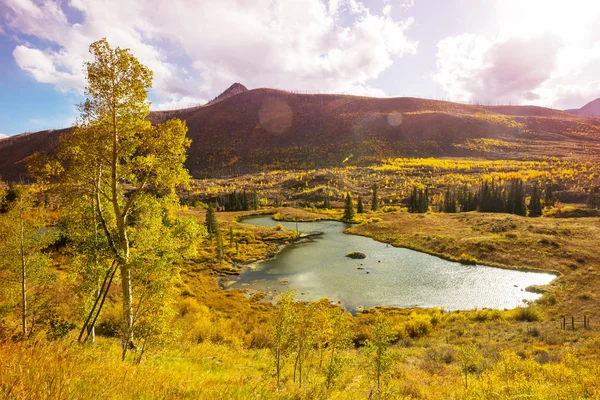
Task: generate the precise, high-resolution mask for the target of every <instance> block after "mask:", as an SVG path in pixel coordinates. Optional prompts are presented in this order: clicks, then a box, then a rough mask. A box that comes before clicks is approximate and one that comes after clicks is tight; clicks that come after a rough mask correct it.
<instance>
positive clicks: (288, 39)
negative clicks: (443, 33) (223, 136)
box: [0, 0, 417, 108]
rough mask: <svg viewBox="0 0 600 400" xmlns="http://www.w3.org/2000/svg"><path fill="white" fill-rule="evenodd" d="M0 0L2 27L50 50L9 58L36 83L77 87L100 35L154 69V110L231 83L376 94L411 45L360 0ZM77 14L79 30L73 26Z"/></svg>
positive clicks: (27, 48)
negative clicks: (373, 84) (377, 83)
mask: <svg viewBox="0 0 600 400" xmlns="http://www.w3.org/2000/svg"><path fill="white" fill-rule="evenodd" d="M4 3H5V5H4V9H5V11H6V12H5V15H6V21H7V24H6V26H7V27H9V28H10V29H12V30H13V31H15V32H17V33H18V34H24V35H31V36H35V37H37V38H39V39H42V40H44V41H48V42H51V43H52V44H53V46H50V47H45V46H42V45H38V46H34V45H20V46H18V47H17V48H15V50H14V52H13V55H14V58H15V61H16V62H17V64H18V65H19V66H20V67H21V68H22V69H24V70H26V71H28V72H29V73H31V75H32V76H33V78H34V79H36V80H37V81H39V82H45V83H50V84H53V85H55V86H56V87H58V88H59V89H61V90H68V89H75V90H81V88H82V87H83V86H84V85H85V82H84V75H83V71H82V63H83V62H84V61H85V60H87V59H88V57H89V55H88V53H87V48H88V46H89V44H90V43H91V42H92V41H95V40H97V39H99V38H101V37H104V36H105V37H107V39H108V41H109V42H110V43H111V44H112V45H113V46H116V45H118V46H121V47H129V48H131V49H132V52H133V54H135V55H136V56H137V57H138V58H139V59H140V61H142V62H143V63H144V64H146V65H148V66H149V67H150V68H151V69H152V70H153V71H154V76H155V82H154V92H155V94H156V96H157V98H158V103H159V104H158V105H157V106H156V107H157V108H162V107H166V106H168V105H169V104H172V105H173V106H179V105H181V104H184V103H185V102H186V101H188V100H190V99H191V100H192V101H194V102H197V101H200V100H199V99H206V98H212V97H214V96H216V95H218V94H219V90H222V89H223V88H226V87H228V86H229V85H230V84H231V83H232V82H237V81H239V82H242V83H243V84H245V85H246V86H248V87H250V88H253V87H277V88H282V89H292V90H293V89H300V90H308V91H321V92H331V91H340V90H348V89H353V88H356V89H357V90H358V92H357V93H363V92H364V91H365V90H367V91H377V89H374V88H370V87H369V81H370V80H371V79H374V78H376V77H377V76H378V75H379V74H380V73H381V72H383V71H384V70H385V69H387V68H389V66H390V65H391V64H392V63H393V61H394V59H395V58H397V57H401V56H403V55H407V54H414V53H415V52H416V47H417V43H416V42H414V41H412V40H410V39H409V38H408V37H407V36H406V32H407V30H408V29H409V27H410V25H411V23H412V20H410V19H407V20H403V21H396V20H394V19H393V18H392V17H391V15H390V13H389V10H388V12H382V13H381V14H378V13H375V12H373V11H372V10H369V9H368V8H367V7H366V6H365V5H364V4H363V3H361V2H360V1H357V0H328V1H327V2H324V0H323V1H322V0H295V1H287V0H255V1H252V2H248V1H245V0H222V1H219V2H213V1H208V0H206V1H198V2H189V1H185V0H173V1H170V2H169V4H168V6H165V4H164V2H163V1H162V0H132V1H126V2H123V1H121V0H105V1H97V0H71V1H70V2H68V3H67V2H53V1H50V0H41V1H40V2H35V3H34V2H33V1H32V0H4ZM409 3H410V2H409ZM401 4H407V2H401ZM0 7H2V6H0ZM74 14H77V15H78V18H77V21H79V23H73V22H72V21H71V20H70V18H71V19H73V18H72V15H74ZM132 16H135V17H132Z"/></svg>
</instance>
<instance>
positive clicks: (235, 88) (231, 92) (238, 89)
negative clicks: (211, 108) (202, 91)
mask: <svg viewBox="0 0 600 400" xmlns="http://www.w3.org/2000/svg"><path fill="white" fill-rule="evenodd" d="M247 91H248V88H246V86H244V85H242V84H241V83H239V82H235V83H234V84H233V85H231V86H229V88H228V89H227V90H225V91H224V92H223V93H221V94H220V95H218V96H217V97H215V98H214V99H212V100H211V101H209V102H208V103H207V104H215V103H218V102H220V101H223V100H225V99H228V98H230V97H233V96H235V95H237V94H240V93H244V92H247Z"/></svg>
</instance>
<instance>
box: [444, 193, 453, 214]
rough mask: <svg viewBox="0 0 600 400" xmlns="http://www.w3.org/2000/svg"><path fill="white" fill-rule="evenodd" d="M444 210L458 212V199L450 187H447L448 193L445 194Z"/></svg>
mask: <svg viewBox="0 0 600 400" xmlns="http://www.w3.org/2000/svg"><path fill="white" fill-rule="evenodd" d="M443 210H444V212H445V213H455V212H456V199H455V197H454V194H453V193H452V192H450V188H448V189H446V194H445V195H444V206H443Z"/></svg>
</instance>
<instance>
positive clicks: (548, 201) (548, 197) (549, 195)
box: [544, 183, 556, 207]
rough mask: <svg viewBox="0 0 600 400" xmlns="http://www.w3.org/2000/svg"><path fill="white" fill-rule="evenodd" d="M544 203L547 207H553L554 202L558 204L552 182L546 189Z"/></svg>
mask: <svg viewBox="0 0 600 400" xmlns="http://www.w3.org/2000/svg"><path fill="white" fill-rule="evenodd" d="M544 204H545V205H546V206H547V207H553V206H554V204H556V199H555V198H554V193H553V192H552V183H549V184H548V186H546V190H545V191H544Z"/></svg>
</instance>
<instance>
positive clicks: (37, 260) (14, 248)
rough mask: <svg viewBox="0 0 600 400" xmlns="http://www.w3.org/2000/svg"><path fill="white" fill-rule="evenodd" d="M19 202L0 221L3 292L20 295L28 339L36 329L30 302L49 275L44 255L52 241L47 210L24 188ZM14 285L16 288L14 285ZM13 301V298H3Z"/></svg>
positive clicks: (19, 192) (24, 334)
mask: <svg viewBox="0 0 600 400" xmlns="http://www.w3.org/2000/svg"><path fill="white" fill-rule="evenodd" d="M14 190H15V196H16V197H15V199H14V200H13V201H12V202H11V203H10V205H9V208H8V210H7V212H6V213H5V214H2V216H1V219H0V271H2V272H3V273H2V274H0V276H2V275H4V274H6V275H5V276H3V278H4V279H3V280H2V281H3V284H2V286H3V287H2V289H3V290H10V289H15V288H16V287H17V286H18V288H19V289H18V290H10V291H11V292H13V293H18V298H19V300H18V301H17V303H18V304H19V309H20V314H21V318H20V319H21V335H22V337H23V339H26V338H27V337H28V336H29V334H30V331H31V329H32V323H31V321H30V318H29V317H30V314H31V311H30V303H31V301H30V299H31V295H32V294H35V291H36V289H37V286H38V284H39V283H40V282H42V281H43V280H44V279H45V277H46V276H48V275H49V272H48V257H47V256H46V255H45V254H44V253H43V252H42V250H43V249H44V248H46V247H47V246H48V245H49V244H50V243H51V241H52V237H53V234H52V233H51V231H48V230H46V229H45V228H46V221H45V217H44V210H43V208H42V207H37V206H35V204H34V201H33V199H32V197H31V195H30V194H29V193H28V192H27V190H26V189H25V188H23V187H20V188H14ZM13 283H14V284H15V285H13ZM2 297H3V298H9V297H10V296H6V297H5V296H2Z"/></svg>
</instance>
